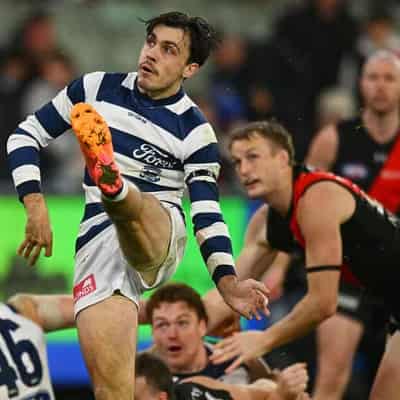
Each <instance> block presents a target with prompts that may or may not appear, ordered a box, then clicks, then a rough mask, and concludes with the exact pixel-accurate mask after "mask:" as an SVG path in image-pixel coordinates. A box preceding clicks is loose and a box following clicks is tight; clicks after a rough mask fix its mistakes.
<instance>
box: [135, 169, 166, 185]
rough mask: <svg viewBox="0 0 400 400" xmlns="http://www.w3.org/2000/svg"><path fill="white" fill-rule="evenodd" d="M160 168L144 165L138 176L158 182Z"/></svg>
mask: <svg viewBox="0 0 400 400" xmlns="http://www.w3.org/2000/svg"><path fill="white" fill-rule="evenodd" d="M160 175H161V169H160V168H157V167H153V166H151V165H145V166H144V167H143V169H142V170H141V171H140V175H139V176H140V177H141V178H143V179H145V180H146V181H149V182H152V183H154V182H158V181H159V180H160Z"/></svg>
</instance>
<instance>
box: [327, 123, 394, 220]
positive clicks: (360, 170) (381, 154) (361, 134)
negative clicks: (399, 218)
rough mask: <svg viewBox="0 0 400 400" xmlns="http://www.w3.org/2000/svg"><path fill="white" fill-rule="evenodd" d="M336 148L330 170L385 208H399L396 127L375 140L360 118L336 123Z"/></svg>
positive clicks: (391, 209)
mask: <svg viewBox="0 0 400 400" xmlns="http://www.w3.org/2000/svg"><path fill="white" fill-rule="evenodd" d="M337 132H338V149H337V156H336V160H335V162H334V164H333V165H332V168H331V171H332V172H333V173H335V174H338V175H340V176H342V177H345V178H348V179H350V180H351V181H352V182H353V183H355V184H357V185H358V186H359V187H360V188H361V189H363V190H364V191H365V192H367V193H368V194H369V195H370V196H371V197H373V198H375V199H377V200H378V201H379V202H380V203H382V204H383V205H384V206H385V207H386V209H388V210H390V211H392V212H394V213H397V212H399V211H400V130H399V133H398V134H397V135H395V136H394V137H393V138H392V139H391V140H388V141H386V142H384V143H378V142H377V141H376V140H375V139H374V138H373V137H372V136H371V135H370V134H369V132H368V129H367V128H366V127H365V126H364V124H363V121H362V119H361V118H360V117H357V118H351V119H346V120H343V121H341V122H340V123H339V124H338V125H337Z"/></svg>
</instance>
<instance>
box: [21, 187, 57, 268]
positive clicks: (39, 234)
mask: <svg viewBox="0 0 400 400" xmlns="http://www.w3.org/2000/svg"><path fill="white" fill-rule="evenodd" d="M24 204H25V208H26V213H27V221H26V226H25V240H24V241H23V242H22V243H21V245H20V246H19V248H18V250H17V253H18V254H19V255H20V256H22V257H24V258H25V259H26V260H27V262H28V264H29V265H31V266H32V265H34V264H35V263H36V261H37V259H38V258H39V255H40V252H41V250H42V249H43V248H44V249H45V256H46V257H50V256H51V254H52V247H53V234H52V231H51V226H50V219H49V213H48V211H47V207H46V203H45V201H44V198H43V196H42V195H41V194H39V193H33V194H29V195H26V196H25V197H24Z"/></svg>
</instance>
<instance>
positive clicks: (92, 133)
mask: <svg viewBox="0 0 400 400" xmlns="http://www.w3.org/2000/svg"><path fill="white" fill-rule="evenodd" d="M71 124H72V129H73V131H74V133H75V135H76V137H77V139H78V141H79V144H80V146H81V150H82V153H83V156H84V157H85V161H86V167H87V169H88V171H89V175H90V177H91V178H92V179H93V181H94V182H95V184H96V185H97V186H98V187H99V188H100V190H101V191H102V193H103V194H105V195H106V196H115V195H117V194H118V193H119V192H120V191H121V189H122V185H123V183H122V179H121V174H120V172H119V169H118V167H117V165H116V163H115V160H114V150H113V145H112V140H111V132H110V129H109V127H108V126H107V123H106V121H105V120H104V119H103V117H102V116H101V115H100V114H99V113H98V112H97V111H96V110H95V109H94V108H93V107H92V106H91V105H90V104H87V103H78V104H75V105H74V106H73V108H72V110H71Z"/></svg>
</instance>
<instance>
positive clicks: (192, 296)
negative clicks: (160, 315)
mask: <svg viewBox="0 0 400 400" xmlns="http://www.w3.org/2000/svg"><path fill="white" fill-rule="evenodd" d="M178 301H182V302H184V303H186V304H187V306H188V307H189V308H191V309H192V310H193V311H194V312H195V313H196V314H197V317H198V318H199V320H200V321H201V320H203V321H205V322H206V323H207V322H208V316H207V312H206V308H205V307H204V303H203V300H202V299H201V297H200V295H199V294H198V293H197V292H196V291H195V290H194V289H193V288H191V287H190V286H188V285H185V284H184V283H168V284H166V285H164V286H162V287H160V288H159V289H157V290H156V291H155V292H154V293H153V294H152V295H151V297H150V299H149V300H148V302H147V304H146V313H147V315H148V317H149V319H150V321H152V320H153V313H154V310H155V309H156V308H158V307H159V306H160V304H161V303H177V302H178Z"/></svg>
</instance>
